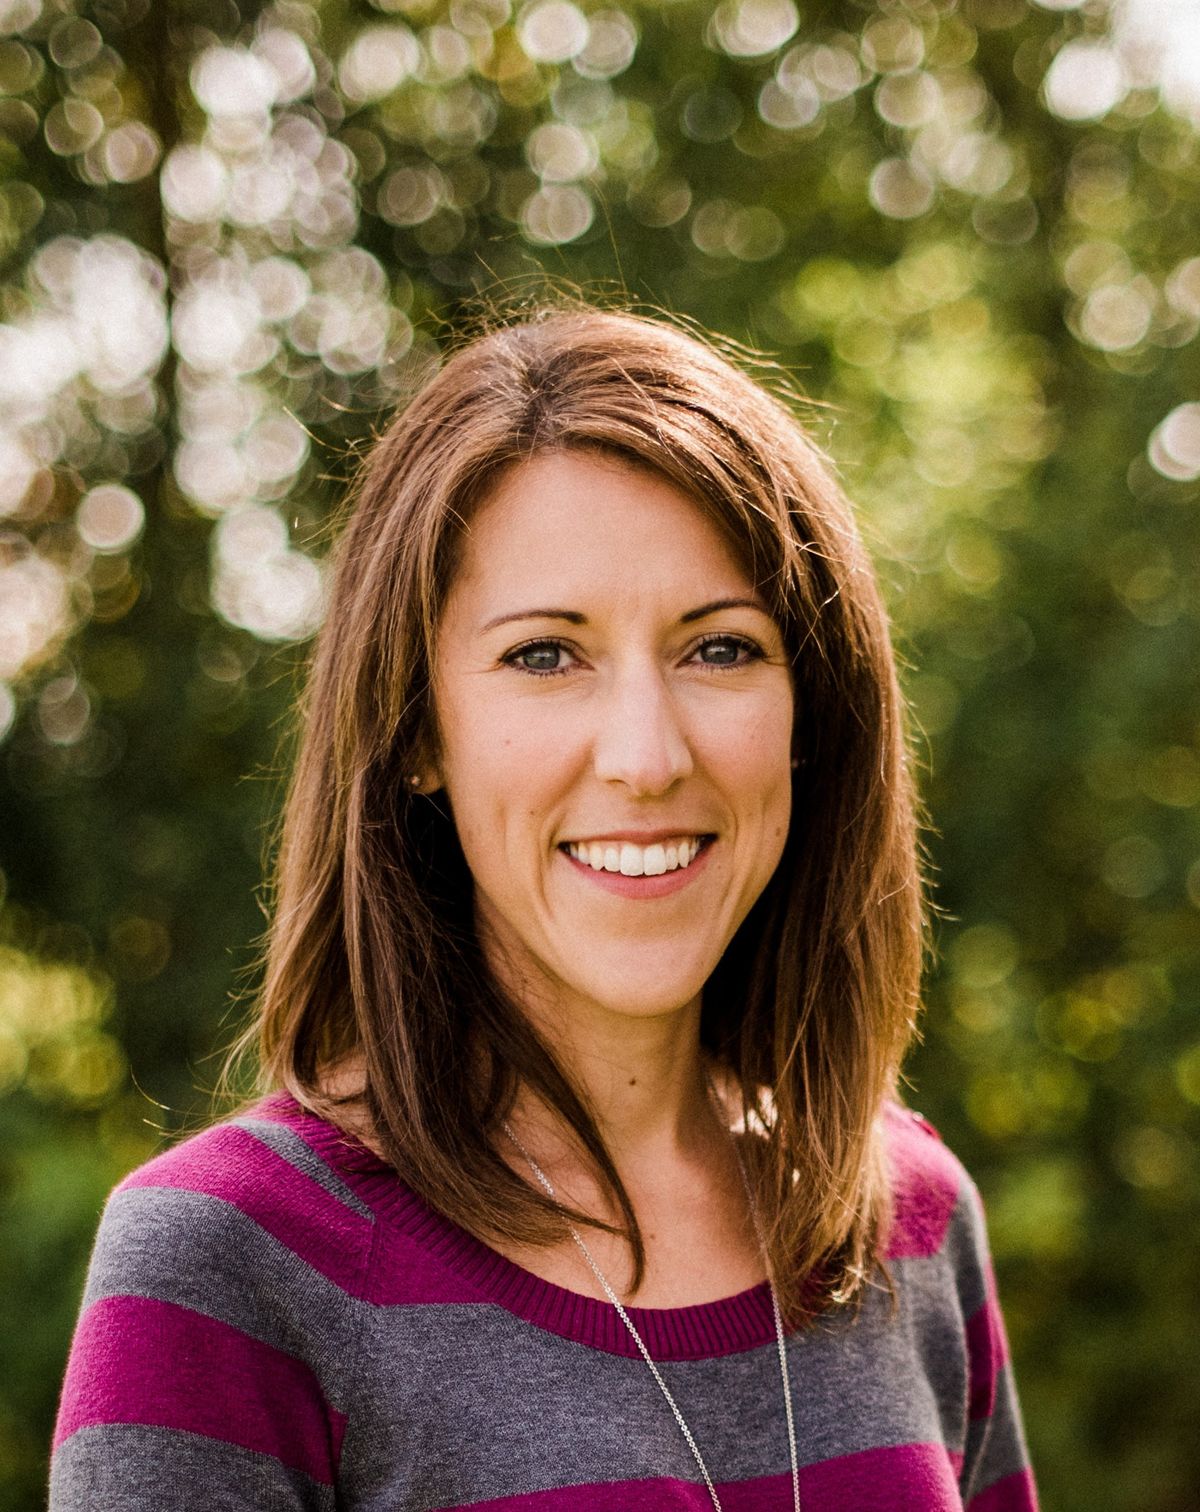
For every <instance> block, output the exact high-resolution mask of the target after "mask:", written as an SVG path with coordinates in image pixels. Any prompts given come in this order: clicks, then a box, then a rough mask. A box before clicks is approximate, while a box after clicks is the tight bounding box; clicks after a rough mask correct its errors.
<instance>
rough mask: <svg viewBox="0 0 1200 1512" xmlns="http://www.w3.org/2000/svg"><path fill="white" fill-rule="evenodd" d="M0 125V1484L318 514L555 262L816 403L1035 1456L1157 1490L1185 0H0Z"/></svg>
mask: <svg viewBox="0 0 1200 1512" xmlns="http://www.w3.org/2000/svg"><path fill="white" fill-rule="evenodd" d="M0 132H2V139H0V253H2V256H3V262H2V265H0V900H2V911H0V1232H2V1233H3V1236H4V1239H3V1251H2V1255H0V1320H2V1328H0V1335H2V1339H3V1342H2V1345H0V1507H3V1508H4V1509H6V1512H7V1509H24V1508H33V1507H36V1506H38V1505H40V1504H41V1501H42V1485H43V1478H44V1473H45V1469H44V1456H45V1447H46V1443H47V1439H48V1436H49V1433H50V1427H51V1421H52V1417H53V1412H54V1407H55V1402H56V1396H57V1391H58V1384H59V1378H60V1373H61V1370H62V1366H63V1361H64V1357H65V1352H66V1348H67V1342H68V1338H69V1335H70V1330H71V1327H72V1324H73V1321H74V1316H75V1311H76V1308H77V1306H78V1299H79V1294H80V1290H81V1286H82V1282H83V1274H84V1267H85V1264H86V1260H87V1255H88V1249H89V1245H90V1241H91V1237H92V1233H93V1230H94V1226H95V1223H96V1219H97V1216H98V1213H99V1210H100V1207H101V1204H102V1202H103V1200H104V1197H105V1194H106V1193H107V1192H108V1190H109V1189H110V1187H111V1186H112V1185H113V1184H114V1183H115V1182H116V1181H117V1180H118V1179H119V1178H120V1177H121V1176H122V1175H123V1174H124V1173H125V1172H126V1171H127V1170H128V1169H129V1168H130V1167H131V1166H133V1165H134V1164H136V1163H138V1162H140V1161H142V1160H143V1159H145V1158H146V1157H148V1156H149V1155H150V1154H152V1153H153V1152H154V1150H155V1149H156V1148H157V1147H158V1145H159V1143H160V1141H161V1139H162V1138H163V1137H164V1136H165V1135H169V1134H171V1133H174V1132H176V1131H178V1130H180V1129H181V1128H185V1127H194V1126H195V1125H196V1123H197V1122H198V1121H199V1120H201V1119H202V1118H203V1117H204V1116H205V1115H206V1112H207V1110H208V1107H209V1102H208V1097H207V1089H209V1088H211V1086H212V1084H213V1083H214V1081H215V1079H216V1076H217V1070H218V1065H219V1058H218V1056H217V1052H218V1051H219V1048H220V1047H221V1046H222V1045H224V1044H227V1043H228V1041H229V1040H230V1039H231V1038H232V1037H233V1035H234V1033H235V1031H236V1028H237V1027H238V1024H239V1023H240V1021H241V1016H242V1014H243V1013H244V1004H239V1001H238V994H239V993H241V994H245V993H246V992H248V991H251V990H252V989H253V986H254V980H255V978H254V951H255V945H254V942H255V939H256V937H257V935H258V934H259V932H260V930H261V929H262V927H263V922H264V919H263V912H262V908H261V902H260V894H259V886H260V877H261V873H262V862H263V847H264V844H265V842H266V840H267V826H268V824H269V822H270V819H271V816H272V815H273V813H274V812H275V809H276V806H277V804H278V800H279V796H280V781H279V778H280V767H281V760H280V756H279V750H280V740H281V737H282V735H283V734H284V732H285V730H286V711H287V709H288V706H289V704H290V702H291V700H292V698H293V696H294V693H295V689H296V686H297V678H298V675H299V672H300V669H301V668H302V665H303V658H304V654H305V648H306V642H307V640H308V639H309V637H311V635H312V633H313V630H314V628H315V627H316V626H317V624H318V623H319V621H320V619H321V614H322V601H323V582H324V577H323V566H322V563H323V559H324V556H325V553H326V551H327V546H328V520H329V516H330V511H331V509H332V508H333V507H334V505H335V504H336V501H337V500H338V499H339V498H340V497H341V496H342V494H343V492H344V489H345V485H346V480H347V478H348V476H349V475H350V474H351V473H352V471H353V468H354V465H355V461H356V457H357V456H358V455H359V453H360V451H361V447H362V445H363V443H364V441H365V440H366V439H367V438H369V436H370V435H371V434H372V431H373V430H374V429H375V428H377V426H378V425H379V423H380V422H381V420H382V418H383V416H385V415H386V413H387V412H388V411H389V409H391V408H392V407H394V406H395V404H397V403H398V402H402V401H403V399H404V397H405V396H406V395H407V394H408V393H410V392H411V391H412V389H413V387H414V386H415V385H417V384H419V383H420V381H421V379H422V377H423V376H425V375H426V374H428V373H429V372H430V370H431V368H432V366H433V365H434V364H436V362H437V361H438V352H439V345H440V344H441V343H443V342H444V341H445V339H446V337H447V334H448V333H449V332H452V331H453V330H454V329H455V328H456V326H457V325H458V324H459V323H460V322H461V321H462V320H463V319H464V318H465V317H466V316H467V315H468V314H470V313H471V312H473V311H477V310H478V308H479V303H480V298H481V296H482V297H484V298H489V297H491V298H494V297H500V298H503V299H505V300H506V301H511V300H512V298H513V297H514V296H515V297H518V298H519V297H521V296H523V295H525V296H529V297H533V296H534V295H536V294H537V293H538V292H540V291H543V290H544V289H545V287H546V286H547V281H548V280H549V281H550V283H551V284H554V285H557V286H560V287H561V286H564V285H565V286H576V285H578V286H580V287H581V288H582V289H583V290H584V291H585V292H588V291H590V292H592V293H600V294H602V295H604V296H605V297H610V296H612V295H614V294H623V295H624V296H625V297H628V298H629V299H632V300H634V301H636V302H638V303H640V304H642V305H643V306H647V305H650V306H663V307H666V308H668V309H671V310H675V311H678V312H680V313H683V314H685V315H687V316H688V317H692V318H694V319H696V320H699V321H701V322H703V323H704V324H706V325H707V326H710V327H711V328H713V329H714V330H716V331H719V332H721V333H723V334H724V335H726V336H728V337H730V338H733V339H735V340H738V341H742V342H746V343H749V344H751V345H753V346H754V347H756V348H758V349H761V350H764V351H766V352H768V353H770V354H772V355H773V356H774V357H775V358H776V360H777V361H778V362H779V363H780V364H781V365H782V367H783V368H784V369H785V370H786V372H787V374H788V376H789V377H790V378H791V380H792V381H794V382H795V383H796V384H798V385H799V386H800V387H801V388H802V389H803V390H804V391H805V392H806V393H808V394H809V395H811V396H812V397H813V398H814V399H816V400H819V401H821V402H822V405H823V407H822V408H821V409H820V411H819V412H818V420H817V428H818V432H819V434H820V436H821V439H822V440H823V442H824V443H825V444H826V445H827V446H828V447H829V448H830V449H831V451H832V452H833V454H834V456H835V458H836V459H837V462H838V465H839V467H840V469H841V471H842V475H843V477H844V479H845V482H846V485H847V487H848V489H849V491H850V493H851V494H852V496H853V497H854V498H855V499H856V500H857V501H858V503H859V505H860V507H861V511H862V518H863V522H864V528H865V530H866V532H867V534H868V537H869V539H870V541H871V544H872V546H873V549H874V551H875V553H876V557H877V560H878V562H879V564H880V570H881V572H882V574H883V577H884V579H885V582H886V585H887V591H888V595H889V600H890V603H891V605H892V609H893V613H894V616H895V621H896V626H897V638H898V643H899V646H900V649H901V654H902V656H903V658H904V662H905V666H906V674H905V676H906V684H907V688H908V692H909V694H910V697H911V699H912V702H913V706H914V709H915V712H916V718H917V721H918V723H919V727H920V731H921V735H920V742H921V757H922V763H923V766H924V768H925V778H926V782H925V786H926V792H927V797H928V804H929V809H930V812H931V817H932V825H933V828H932V832H931V834H930V836H929V850H930V855H931V860H932V863H933V865H934V867H935V869H936V876H937V881H938V892H939V899H940V903H941V906H942V908H943V910H944V917H943V919H942V920H941V922H940V923H939V926H938V931H937V933H938V943H939V962H938V965H937V968H936V971H935V972H934V974H933V975H932V978H931V981H930V986H929V995H928V1004H929V1006H928V1012H927V1017H926V1020H925V1043H924V1045H923V1047H922V1048H921V1049H920V1050H919V1052H918V1053H917V1054H916V1055H915V1056H914V1058H913V1060H912V1062H911V1065H910V1079H911V1084H912V1085H911V1091H910V1100H911V1101H912V1102H913V1104H914V1106H916V1107H918V1108H920V1109H921V1110H922V1111H923V1112H925V1113H926V1114H927V1115H928V1116H929V1117H931V1118H933V1119H934V1120H935V1122H936V1123H937V1124H938V1125H939V1126H940V1127H941V1129H942V1131H943V1133H944V1135H945V1137H946V1138H947V1140H948V1142H949V1143H950V1144H951V1145H952V1146H953V1147H954V1148H955V1149H956V1150H957V1151H958V1152H959V1153H960V1154H961V1155H962V1156H963V1157H964V1159H965V1160H966V1161H967V1163H968V1165H969V1166H970V1167H971V1169H972V1171H973V1172H974V1173H975V1175H976V1176H977V1178H978V1180H979V1183H980V1185H981V1187H982V1189H983V1191H984V1194H985V1198H986V1200H987V1204H988V1209H989V1214H990V1220H991V1228H992V1239H993V1244H994V1248H995V1256H996V1264H997V1269H998V1274H999V1279H1000V1286H1001V1293H1002V1296H1003V1299H1004V1303H1005V1307H1006V1311H1007V1318H1008V1326H1009V1331H1010V1335H1011V1341H1012V1347H1013V1351H1014V1354H1015V1357H1016V1361H1017V1369H1018V1377H1019V1381H1020V1385H1021V1389H1022V1394H1023V1399H1024V1407H1025V1414H1026V1418H1027V1424H1028V1431H1029V1438H1030V1441H1031V1446H1032V1450H1033V1454H1034V1458H1035V1463H1036V1466H1037V1469H1038V1473H1039V1477H1040V1481H1041V1487H1042V1494H1043V1501H1044V1506H1045V1508H1046V1509H1047V1512H1117V1509H1122V1512H1185V1509H1188V1512H1195V1509H1196V1508H1197V1507H1200V1348H1198V1342H1197V1341H1200V1166H1198V1161H1197V1142H1198V1139H1200V1023H1198V1019H1197V975H1198V956H1200V912H1198V910H1200V825H1198V822H1197V820H1198V812H1200V691H1198V687H1197V666H1198V664H1200V635H1198V625H1197V614H1198V607H1200V595H1198V581H1197V580H1198V576H1200V483H1198V480H1200V341H1198V340H1197V332H1198V331H1200V223H1198V213H1197V195H1198V192H1200V4H1198V3H1197V0H1113V3H1107V0H1083V3H1078V0H1039V3H1037V4H1033V3H1027V0H857V3H854V0H720V3H717V4H714V3H712V0H660V3H639V0H628V3H626V0H578V3H572V0H528V3H525V4H520V0H518V3H517V5H516V7H515V8H514V7H513V6H512V5H511V4H510V0H451V3H449V4H446V3H443V0H374V3H372V4H367V3H365V0H279V3H276V4H267V5H256V4H254V3H251V0H153V3H151V0H95V3H92V4H86V3H83V0H79V3H75V0H0Z"/></svg>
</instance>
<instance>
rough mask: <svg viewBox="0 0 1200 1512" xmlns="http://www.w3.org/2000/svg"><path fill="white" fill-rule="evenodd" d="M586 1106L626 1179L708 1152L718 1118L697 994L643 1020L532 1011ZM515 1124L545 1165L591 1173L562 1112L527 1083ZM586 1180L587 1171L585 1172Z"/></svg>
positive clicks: (571, 1174)
mask: <svg viewBox="0 0 1200 1512" xmlns="http://www.w3.org/2000/svg"><path fill="white" fill-rule="evenodd" d="M531 1018H532V1019H533V1022H534V1024H535V1026H536V1028H537V1029H538V1031H539V1033H540V1034H542V1036H543V1037H544V1038H545V1040H546V1041H547V1042H548V1043H549V1045H550V1048H551V1049H552V1050H553V1051H554V1053H555V1055H556V1056H557V1057H558V1059H559V1062H560V1064H561V1065H562V1067H563V1069H564V1070H565V1071H566V1072H567V1074H568V1076H569V1077H570V1078H571V1080H572V1081H573V1082H574V1084H575V1086H576V1087H577V1088H578V1090H579V1091H580V1093H581V1094H582V1096H583V1100H584V1103H585V1106H586V1107H587V1108H588V1110H589V1112H590V1113H591V1114H592V1117H593V1118H594V1119H595V1122H596V1126H597V1128H598V1130H599V1132H600V1135H601V1138H602V1139H603V1140H604V1143H605V1145H606V1146H607V1148H608V1150H609V1152H610V1154H611V1155H612V1157H613V1159H614V1161H615V1162H616V1165H617V1168H618V1170H619V1171H620V1173H621V1175H622V1178H623V1179H627V1180H628V1179H631V1180H633V1181H634V1183H635V1184H638V1183H639V1178H640V1176H641V1175H642V1174H643V1173H648V1172H652V1171H660V1172H662V1171H667V1170H669V1169H671V1168H672V1166H678V1165H679V1163H680V1162H691V1161H694V1160H697V1159H701V1158H703V1156H704V1153H705V1152H706V1151H709V1150H711V1148H712V1141H713V1137H714V1134H715V1133H716V1132H717V1125H716V1121H715V1120H714V1118H713V1113H712V1109H711V1107H710V1106H709V1095H708V1089H707V1084H706V1079H705V1067H704V1058H703V1054H702V1051H701V1048H700V1002H699V999H698V998H697V999H696V1000H695V1001H694V1002H692V1003H689V1004H687V1005H685V1006H684V1007H683V1008H680V1009H677V1010H675V1011H673V1012H671V1013H665V1014H658V1015H653V1016H651V1017H647V1018H632V1017H630V1016H628V1015H626V1014H606V1013H604V1012H603V1011H602V1010H593V1011H592V1012H590V1013H578V1012H572V1013H570V1014H568V1013H565V1012H548V1011H542V1012H539V1013H533V1014H531ZM512 1123H513V1124H514V1126H515V1127H516V1128H517V1129H518V1130H519V1131H520V1132H521V1137H522V1140H523V1142H525V1143H526V1144H527V1145H528V1147H529V1148H530V1149H531V1150H533V1151H534V1152H535V1153H536V1154H537V1155H538V1159H539V1161H540V1162H541V1163H543V1164H545V1165H546V1166H547V1167H548V1168H556V1169H557V1171H558V1173H559V1179H560V1181H561V1180H565V1181H567V1182H569V1183H571V1184H574V1182H575V1180H576V1179H577V1178H578V1177H579V1176H581V1175H584V1173H590V1171H591V1163H590V1161H586V1160H584V1159H583V1156H582V1152H581V1151H580V1150H579V1147H578V1144H577V1142H576V1141H575V1140H574V1138H573V1137H572V1136H571V1135H570V1133H569V1131H568V1130H567V1129H565V1128H564V1126H563V1123H562V1120H561V1119H560V1118H559V1116H558V1115H557V1114H556V1113H554V1112H553V1111H552V1110H551V1109H549V1108H548V1107H546V1105H545V1104H544V1103H543V1102H542V1101H541V1100H540V1099H539V1098H537V1097H535V1096H534V1095H533V1094H531V1093H529V1092H528V1091H526V1090H524V1089H523V1090H522V1091H521V1092H520V1093H519V1094H518V1097H517V1102H516V1106H515V1107H514V1109H513V1112H512ZM585 1179H586V1177H585Z"/></svg>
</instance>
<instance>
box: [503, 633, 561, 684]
mask: <svg viewBox="0 0 1200 1512" xmlns="http://www.w3.org/2000/svg"><path fill="white" fill-rule="evenodd" d="M566 649H567V648H566V647H565V646H564V645H563V643H562V641H556V640H538V641H528V642H526V644H525V645H523V646H517V647H516V648H515V650H512V651H510V652H509V653H508V655H507V656H505V657H504V658H503V660H504V664H505V666H509V667H516V668H517V670H518V671H520V672H531V673H532V674H533V675H534V676H535V677H554V676H556V675H557V674H558V673H561V672H566V671H567V670H568V668H566V667H564V666H560V665H559V664H558V659H559V657H560V656H561V655H562V654H563V653H564V652H565V651H566Z"/></svg>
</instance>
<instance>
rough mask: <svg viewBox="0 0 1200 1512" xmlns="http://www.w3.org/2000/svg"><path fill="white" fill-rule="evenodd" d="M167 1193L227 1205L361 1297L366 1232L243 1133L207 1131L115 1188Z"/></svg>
mask: <svg viewBox="0 0 1200 1512" xmlns="http://www.w3.org/2000/svg"><path fill="white" fill-rule="evenodd" d="M135 1187H171V1188H178V1189H181V1190H183V1191H188V1192H200V1193H202V1194H203V1195H205V1196H207V1197H216V1198H218V1199H220V1201H222V1202H228V1203H231V1204H232V1205H233V1206H234V1207H236V1208H237V1209H238V1210H239V1211H240V1212H243V1213H245V1215H246V1216H247V1217H248V1218H251V1219H253V1221H254V1222H255V1223H257V1224H258V1225H259V1227H260V1228H262V1229H265V1230H266V1232H267V1233H268V1234H271V1235H272V1236H273V1237H274V1238H276V1239H278V1240H279V1241H280V1243H281V1244H285V1245H287V1247H288V1249H290V1250H292V1251H293V1253H294V1254H296V1255H298V1256H299V1257H300V1258H301V1259H302V1260H304V1261H305V1262H306V1263H307V1264H308V1265H311V1266H312V1267H313V1269H314V1270H316V1271H319V1272H320V1273H321V1275H323V1276H325V1277H327V1278H328V1279H329V1280H330V1281H332V1282H334V1283H335V1284H336V1285H338V1286H340V1287H341V1288H342V1289H343V1291H347V1292H350V1293H351V1295H353V1296H359V1295H361V1292H362V1288H363V1270H364V1268H365V1261H366V1256H367V1254H368V1253H369V1250H370V1244H371V1230H372V1225H371V1221H370V1219H369V1218H365V1217H362V1216H361V1215H360V1214H358V1213H356V1212H354V1211H353V1210H352V1209H351V1208H349V1207H347V1206H346V1204H345V1203H344V1202H339V1201H338V1200H337V1198H336V1197H335V1196H333V1194H332V1193H330V1192H327V1191H326V1190H325V1188H324V1187H323V1186H321V1184H320V1182H317V1181H314V1180H313V1179H312V1177H311V1176H306V1175H305V1174H304V1172H303V1171H301V1170H299V1169H298V1168H297V1167H296V1166H294V1165H292V1163H291V1162H290V1161H288V1160H285V1159H284V1158H283V1156H281V1155H278V1154H276V1152H275V1151H274V1150H272V1149H271V1148H269V1146H267V1145H265V1144H264V1143H263V1142H262V1140H261V1139H255V1137H254V1136H253V1134H250V1133H247V1131H246V1130H245V1129H237V1128H233V1127H231V1126H229V1125H225V1126H222V1127H217V1128H214V1129H210V1130H208V1131H207V1132H205V1133H204V1134H201V1135H199V1136H198V1137H197V1138H195V1139H190V1140H188V1141H187V1143H186V1144H182V1145H178V1146H177V1147H176V1148H175V1149H172V1150H167V1151H165V1152H164V1153H163V1154H162V1155H159V1156H156V1157H155V1159H153V1160H151V1161H150V1162H148V1164H146V1165H144V1166H142V1167H141V1169H140V1170H137V1171H134V1172H133V1174H132V1175H131V1176H129V1177H127V1178H126V1179H125V1181H123V1182H122V1183H121V1186H120V1187H119V1188H118V1190H119V1191H127V1190H130V1189H132V1188H135Z"/></svg>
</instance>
